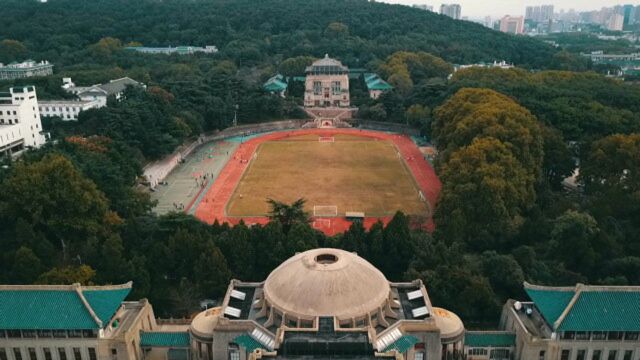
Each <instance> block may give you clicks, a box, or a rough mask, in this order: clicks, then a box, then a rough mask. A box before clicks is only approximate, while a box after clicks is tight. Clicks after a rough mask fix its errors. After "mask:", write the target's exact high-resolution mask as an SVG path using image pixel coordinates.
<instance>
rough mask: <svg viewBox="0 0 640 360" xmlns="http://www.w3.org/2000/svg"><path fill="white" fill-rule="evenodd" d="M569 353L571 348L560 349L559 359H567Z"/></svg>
mask: <svg viewBox="0 0 640 360" xmlns="http://www.w3.org/2000/svg"><path fill="white" fill-rule="evenodd" d="M570 355H571V350H562V352H561V353H560V360H569V356H570Z"/></svg>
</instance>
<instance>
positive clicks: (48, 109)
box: [38, 99, 106, 121]
mask: <svg viewBox="0 0 640 360" xmlns="http://www.w3.org/2000/svg"><path fill="white" fill-rule="evenodd" d="M105 105H106V103H104V102H102V101H101V100H100V99H93V100H43V101H38V109H39V110H40V114H41V115H42V116H57V117H59V118H60V119H62V120H64V121H71V120H78V115H79V114H80V113H81V112H82V111H86V110H89V109H97V108H100V107H103V106H105Z"/></svg>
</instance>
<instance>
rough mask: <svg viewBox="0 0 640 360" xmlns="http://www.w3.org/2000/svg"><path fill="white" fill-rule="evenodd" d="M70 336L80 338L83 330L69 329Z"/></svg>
mask: <svg viewBox="0 0 640 360" xmlns="http://www.w3.org/2000/svg"><path fill="white" fill-rule="evenodd" d="M69 337H70V338H79V337H82V331H80V330H69Z"/></svg>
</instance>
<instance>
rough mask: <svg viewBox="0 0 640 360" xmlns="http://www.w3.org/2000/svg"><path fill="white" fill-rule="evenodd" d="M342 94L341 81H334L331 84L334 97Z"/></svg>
mask: <svg viewBox="0 0 640 360" xmlns="http://www.w3.org/2000/svg"><path fill="white" fill-rule="evenodd" d="M341 92H342V87H341V85H340V81H332V82H331V93H332V94H333V95H340V93H341Z"/></svg>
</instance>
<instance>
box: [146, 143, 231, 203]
mask: <svg viewBox="0 0 640 360" xmlns="http://www.w3.org/2000/svg"><path fill="white" fill-rule="evenodd" d="M238 145H239V142H236V141H215V142H210V143H206V144H203V145H202V146H200V147H199V148H198V149H196V150H194V151H193V152H192V153H191V154H190V155H189V156H187V157H186V159H185V162H184V163H182V164H180V165H178V166H177V167H176V168H175V169H174V170H173V171H172V172H171V173H170V174H169V175H168V176H167V177H166V178H165V181H166V182H167V185H158V186H157V187H156V189H155V190H156V191H154V192H152V193H151V199H152V200H157V201H158V204H157V205H156V207H155V209H154V212H156V213H157V214H160V215H162V214H166V213H168V212H170V211H178V210H184V211H185V212H191V213H193V210H195V207H194V205H197V204H198V198H199V197H201V196H202V195H203V194H204V192H205V191H204V190H206V189H207V188H208V187H209V186H210V185H211V184H212V183H213V180H215V178H216V177H217V176H218V174H219V173H220V171H222V169H223V168H224V166H225V164H227V163H228V160H229V158H230V157H231V156H232V154H233V153H234V152H235V150H236V148H237V147H238ZM205 176H206V177H205Z"/></svg>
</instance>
